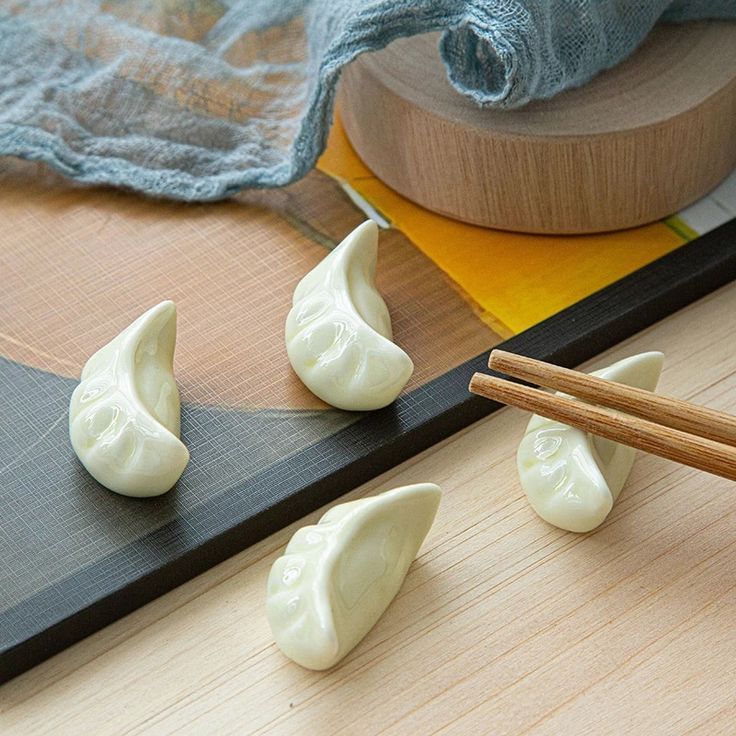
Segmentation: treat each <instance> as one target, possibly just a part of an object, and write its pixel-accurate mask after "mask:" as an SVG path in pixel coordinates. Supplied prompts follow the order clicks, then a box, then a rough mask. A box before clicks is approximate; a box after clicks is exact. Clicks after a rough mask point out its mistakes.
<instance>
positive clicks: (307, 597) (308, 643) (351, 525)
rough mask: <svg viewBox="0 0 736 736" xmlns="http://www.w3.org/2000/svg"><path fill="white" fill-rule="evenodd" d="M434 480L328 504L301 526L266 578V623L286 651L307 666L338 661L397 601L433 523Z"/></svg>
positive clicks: (319, 666) (437, 494)
mask: <svg viewBox="0 0 736 736" xmlns="http://www.w3.org/2000/svg"><path fill="white" fill-rule="evenodd" d="M440 496H441V492H440V489H439V488H438V487H437V486H436V485H434V484H433V483H418V484H416V485H412V486H404V487H403V488H396V489H395V490H393V491H387V492H386V493H382V494H380V495H378V496H373V497H372V498H365V499H361V500H359V501H350V502H348V503H343V504H340V505H338V506H335V507H334V508H332V509H330V510H329V511H328V512H327V513H326V514H325V515H324V516H323V517H322V518H321V519H320V521H319V524H316V525H314V526H307V527H304V528H302V529H300V530H299V531H298V532H297V533H296V534H295V535H294V536H293V537H292V538H291V541H290V542H289V545H288V546H287V548H286V551H285V553H284V556H283V557H280V558H279V559H278V560H276V562H275V563H274V564H273V567H272V568H271V574H270V576H269V579H268V597H267V602H266V608H267V614H268V621H269V623H270V625H271V630H272V631H273V635H274V638H275V639H276V643H277V644H278V646H279V648H280V649H281V651H282V652H283V653H284V654H285V655H286V656H287V657H289V658H291V659H293V660H294V661H295V662H297V663H298V664H300V665H302V666H303V667H308V668H309V669H313V670H324V669H327V668H328V667H332V666H333V665H334V664H336V663H337V662H339V661H340V660H341V659H342V658H343V657H344V656H345V655H346V654H347V653H348V652H349V651H350V650H351V649H352V648H353V647H354V646H355V645H356V644H358V642H359V641H360V640H361V639H362V638H363V637H364V636H365V635H366V634H367V633H368V631H370V629H371V628H372V626H373V625H374V624H375V623H376V621H377V620H378V619H379V618H380V616H381V614H382V613H383V612H384V610H385V609H386V607H387V606H388V604H389V603H390V602H391V601H392V599H393V598H394V596H395V595H396V593H397V592H398V590H399V588H400V587H401V583H402V581H403V580H404V576H405V575H406V572H407V570H408V569H409V565H411V563H412V561H413V560H414V558H415V557H416V555H417V552H418V551H419V547H420V546H421V544H422V541H423V540H424V538H425V536H426V535H427V532H428V531H429V529H430V527H431V526H432V521H433V520H434V516H435V513H436V512H437V507H438V505H439V502H440Z"/></svg>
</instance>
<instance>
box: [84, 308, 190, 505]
mask: <svg viewBox="0 0 736 736" xmlns="http://www.w3.org/2000/svg"><path fill="white" fill-rule="evenodd" d="M175 344H176V306H175V304H174V302H171V301H165V302H161V304H159V305H157V306H155V307H153V308H152V309H149V310H148V311H147V312H146V313H145V314H143V315H141V316H140V317H139V318H138V319H137V320H136V321H135V322H133V324H131V325H130V326H129V327H128V328H126V329H125V330H123V332H121V333H120V334H119V335H118V336H117V337H116V338H115V339H114V340H112V341H111V342H109V343H108V344H107V345H105V346H103V347H102V348H100V349H99V350H98V351H97V352H96V353H95V354H94V355H93V356H92V357H91V358H90V359H89V360H88V361H87V363H86V365H85V366H84V368H83V370H82V381H81V383H80V384H79V386H77V388H76V389H75V390H74V393H73V394H72V398H71V403H70V405H69V437H70V438H71V442H72V447H73V448H74V452H76V453H77V456H78V457H79V459H80V460H81V461H82V464H83V465H84V467H85V468H87V470H88V471H89V473H90V475H92V477H93V478H95V480H97V481H98V482H99V483H101V484H102V485H103V486H105V487H106V488H109V489H110V490H111V491H115V492H116V493H120V494H122V495H124V496H158V495H160V494H162V493H165V492H166V491H168V490H169V489H170V488H171V487H172V486H173V485H174V483H176V481H177V480H178V479H179V476H180V475H181V474H182V472H183V471H184V468H185V466H186V464H187V462H188V461H189V451H188V450H187V448H186V447H185V445H184V444H183V443H182V441H181V440H180V439H179V423H180V405H179V391H178V389H177V387H176V383H175V382H174V372H173V362H174V347H175Z"/></svg>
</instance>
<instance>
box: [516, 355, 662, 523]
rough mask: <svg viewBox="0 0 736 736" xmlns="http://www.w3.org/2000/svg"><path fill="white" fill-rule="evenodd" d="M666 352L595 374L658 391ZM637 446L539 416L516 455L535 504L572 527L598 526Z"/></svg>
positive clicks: (639, 357)
mask: <svg viewBox="0 0 736 736" xmlns="http://www.w3.org/2000/svg"><path fill="white" fill-rule="evenodd" d="M663 360H664V355H662V353H659V352H650V353H642V354H640V355H633V356H632V357H630V358H625V359H624V360H620V361H618V362H617V363H614V364H613V365H611V366H609V367H608V368H604V369H603V370H599V371H596V372H594V373H593V374H592V375H594V376H598V377H599V378H604V379H607V380H609V381H615V382H617V383H624V384H626V385H628V386H635V387H637V388H641V389H644V390H646V391H654V389H655V388H656V386H657V381H658V380H659V375H660V373H661V371H662V363H663ZM634 453H635V450H634V449H632V448H631V447H626V446H625V445H620V444H618V443H616V442H612V441H611V440H607V439H603V438H602V437H596V436H594V435H592V434H588V433H586V432H583V431H582V430H580V429H575V428H574V427H569V426H568V425H566V424H562V423H560V422H556V421H553V420H551V419H545V418H544V417H540V416H538V415H536V414H535V415H534V416H533V417H532V418H531V421H530V422H529V425H528V426H527V429H526V434H525V435H524V439H523V440H522V441H521V444H520V445H519V450H518V453H517V456H516V460H517V467H518V469H519V478H520V480H521V485H522V487H523V489H524V491H525V492H526V495H527V497H528V498H529V503H531V505H532V508H533V509H534V510H535V511H536V512H537V513H538V514H539V515H540V516H541V517H542V518H543V519H544V520H545V521H548V522H549V523H550V524H554V525H555V526H558V527H560V528H561V529H567V530H568V531H571V532H587V531H590V530H591V529H595V527H597V526H598V525H599V524H601V523H602V522H603V520H604V519H605V518H606V516H608V513H609V512H610V510H611V508H612V507H613V503H614V501H615V500H616V499H617V498H618V495H619V493H620V492H621V489H622V488H623V486H624V483H625V482H626V479H627V478H628V476H629V473H630V472H631V466H632V465H633V463H634Z"/></svg>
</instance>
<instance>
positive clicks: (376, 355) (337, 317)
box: [285, 220, 414, 411]
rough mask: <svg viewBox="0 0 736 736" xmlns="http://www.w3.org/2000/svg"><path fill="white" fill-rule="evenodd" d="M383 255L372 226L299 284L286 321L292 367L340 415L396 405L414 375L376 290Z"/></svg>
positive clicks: (346, 242)
mask: <svg viewBox="0 0 736 736" xmlns="http://www.w3.org/2000/svg"><path fill="white" fill-rule="evenodd" d="M377 255H378V228H377V227H376V224H375V223H374V222H372V221H371V220H368V221H367V222H364V223H363V224H362V225H360V226H359V227H357V228H356V229H355V230H353V232H352V233H350V235H348V236H347V237H346V238H345V240H343V241H342V243H340V245H338V246H337V247H336V248H335V249H334V250H333V251H332V252H331V253H330V254H329V255H328V256H326V257H325V258H324V260H322V261H321V262H320V263H319V265H317V266H316V267H315V268H314V269H312V271H310V272H309V273H308V274H307V275H306V276H305V277H304V278H303V279H302V280H301V281H300V282H299V284H298V285H297V287H296V290H295V291H294V300H293V306H292V308H291V311H290V312H289V315H288V317H287V318H286V330H285V334H286V351H287V353H288V355H289V361H290V362H291V365H292V366H293V368H294V370H295V371H296V373H297V375H298V376H299V378H300V379H301V380H302V381H303V382H304V384H305V385H306V386H307V388H308V389H309V390H310V391H311V392H312V393H314V394H316V395H317V396H319V398H320V399H322V400H323V401H326V402H327V403H328V404H332V406H336V407H338V408H339V409H349V410H353V411H366V410H370V409H380V408H381V407H384V406H386V405H388V404H390V403H391V402H392V401H393V400H394V399H395V398H396V397H397V396H398V395H399V393H400V392H401V389H402V388H404V386H405V385H406V382H407V381H408V380H409V377H410V376H411V374H412V371H413V370H414V364H413V363H412V362H411V358H409V356H408V355H407V354H406V353H405V352H404V351H403V350H402V349H401V348H399V347H398V346H397V345H395V344H394V343H393V342H392V333H391V318H390V317H389V314H388V309H387V308H386V304H385V302H384V301H383V299H382V298H381V295H380V294H379V293H378V291H377V290H376V286H375V283H374V276H375V271H376V258H377Z"/></svg>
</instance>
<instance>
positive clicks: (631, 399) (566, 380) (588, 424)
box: [469, 350, 736, 480]
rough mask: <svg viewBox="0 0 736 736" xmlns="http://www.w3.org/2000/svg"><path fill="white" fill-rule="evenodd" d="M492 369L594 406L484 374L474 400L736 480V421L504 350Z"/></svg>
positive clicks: (474, 387) (473, 386) (475, 381)
mask: <svg viewBox="0 0 736 736" xmlns="http://www.w3.org/2000/svg"><path fill="white" fill-rule="evenodd" d="M488 367H489V368H492V369H493V370H495V371H498V372H499V373H505V374H506V375H508V376H513V377H515V378H519V379H521V380H523V381H528V382H530V383H535V384H538V385H539V386H544V387H546V388H548V389H554V390H555V391H564V392H565V393H567V394H570V395H572V396H576V397H578V398H579V399H583V400H585V401H589V402H592V403H591V404H586V403H583V402H582V401H576V400H574V399H570V398H567V397H565V396H557V395H555V394H551V393H548V392H547V391H543V390H541V389H538V388H531V387H529V386H523V385H521V384H518V383H514V382H512V381H506V380H504V379H502V378H497V377H495V376H488V375H485V374H484V373H476V374H475V375H474V376H473V378H472V380H471V381H470V387H469V388H470V391H471V392H472V393H474V394H478V395H479V396H483V397H485V398H486V399H493V400H494V401H498V402H500V403H503V404H509V405H511V406H517V407H519V408H520V409H526V410H527V411H531V412H534V413H535V414H539V415H541V416H543V417H547V418H548V419H553V420H555V421H559V422H563V423H564V424H569V425H570V426H572V427H577V428H578V429H582V430H584V431H585V432H590V433H591V434H595V435H597V436H599V437H605V438H606V439H609V440H613V441H614V442H619V443H621V444H623V445H628V446H629V447H634V448H636V449H637V450H644V452H649V453H651V454H652V455H659V456H660V457H664V458H667V459H668V460H674V461H675V462H678V463H682V464H683V465H689V466H690V467H691V468H697V469H698V470H705V471H706V472H708V473H713V474H714V475H720V476H723V477H724V478H729V479H730V480H736V417H732V416H730V415H728V414H724V413H723V412H719V411H714V410H713V409H708V408H706V407H703V406H696V405H695V404H689V403H688V402H686V401H680V400H679V399H672V398H668V397H666V396H659V395H657V394H654V393H652V392H651V391H644V390H642V389H639V388H632V387H631V386H625V385H624V384H621V383H615V382H613V381H606V380H604V379H602V378H597V377H596V376H590V375H587V374H586V373H580V372H578V371H572V370H569V369H568V368H561V367H559V366H556V365H552V364H551V363H544V362H543V361H541V360H534V359H533V358H527V357H524V356H522V355H515V354H513V353H508V352H506V351H504V350H494V351H493V352H492V353H491V357H490V359H489V361H488ZM604 407H608V408H604ZM612 409H613V410H616V411H612Z"/></svg>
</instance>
